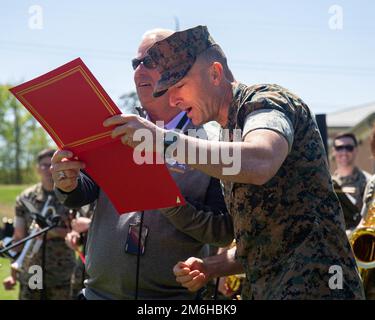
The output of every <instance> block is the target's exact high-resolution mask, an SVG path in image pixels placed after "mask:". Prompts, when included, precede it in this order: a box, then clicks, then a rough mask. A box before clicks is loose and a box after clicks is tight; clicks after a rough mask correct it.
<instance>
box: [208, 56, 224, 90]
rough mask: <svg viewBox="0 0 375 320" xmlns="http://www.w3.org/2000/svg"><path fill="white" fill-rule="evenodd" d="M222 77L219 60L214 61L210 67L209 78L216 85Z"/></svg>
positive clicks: (222, 70)
mask: <svg viewBox="0 0 375 320" xmlns="http://www.w3.org/2000/svg"><path fill="white" fill-rule="evenodd" d="M223 77H224V69H223V66H222V64H221V63H220V62H217V61H216V62H214V63H213V64H212V65H211V67H210V79H211V81H212V83H213V84H214V85H215V86H218V85H219V84H220V83H221V81H222V79H223Z"/></svg>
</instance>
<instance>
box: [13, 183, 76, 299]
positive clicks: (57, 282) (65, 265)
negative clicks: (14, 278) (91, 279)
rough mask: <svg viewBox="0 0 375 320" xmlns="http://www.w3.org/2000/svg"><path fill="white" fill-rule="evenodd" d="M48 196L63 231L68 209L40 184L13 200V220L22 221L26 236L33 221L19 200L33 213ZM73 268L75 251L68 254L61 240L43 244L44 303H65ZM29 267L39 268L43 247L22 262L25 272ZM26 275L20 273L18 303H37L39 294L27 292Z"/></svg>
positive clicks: (67, 249)
mask: <svg viewBox="0 0 375 320" xmlns="http://www.w3.org/2000/svg"><path fill="white" fill-rule="evenodd" d="M48 195H51V196H52V197H53V198H52V201H51V202H50V205H52V206H53V207H54V208H55V209H56V213H57V214H59V215H61V217H62V219H61V223H60V225H59V226H60V227H66V223H67V220H68V211H67V210H68V209H66V208H65V207H64V206H63V205H61V204H60V203H59V201H58V200H57V198H56V196H55V194H54V192H53V191H52V192H47V191H45V190H44V189H43V188H42V185H41V183H38V184H36V185H34V186H32V187H30V188H28V189H26V190H25V191H24V192H22V193H21V195H20V196H18V197H17V199H16V208H15V211H16V216H17V217H18V218H23V219H24V221H25V231H26V232H28V230H29V227H30V225H31V223H32V217H31V214H30V212H29V211H28V210H27V208H26V207H25V205H24V204H23V203H22V200H21V199H27V200H29V201H30V202H31V203H32V204H33V205H34V206H35V208H36V209H38V210H40V211H41V210H42V209H43V207H44V204H45V202H46V200H47V197H48ZM74 264H75V257H74V251H73V250H71V249H70V248H69V247H68V246H67V245H66V244H65V240H64V239H63V238H52V239H48V240H47V243H46V260H45V274H44V276H45V278H44V286H45V288H46V290H47V295H46V298H47V300H52V299H53V300H55V299H59V300H60V299H61V300H67V299H69V298H70V278H71V275H72V272H73V268H74ZM32 265H39V266H42V247H41V248H40V249H39V251H38V253H37V254H35V255H34V256H32V257H31V254H28V255H27V256H26V257H25V260H24V268H23V269H24V270H26V271H27V270H29V267H30V266H32ZM32 275H33V274H29V273H28V272H21V273H20V274H19V280H20V283H21V290H20V299H22V300H38V299H40V294H41V290H38V289H35V290H31V289H29V288H28V281H29V278H30V276H32Z"/></svg>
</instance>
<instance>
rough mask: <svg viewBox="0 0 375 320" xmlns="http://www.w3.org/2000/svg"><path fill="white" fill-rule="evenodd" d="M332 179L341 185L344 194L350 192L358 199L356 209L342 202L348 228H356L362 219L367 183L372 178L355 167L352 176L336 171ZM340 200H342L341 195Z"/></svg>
mask: <svg viewBox="0 0 375 320" xmlns="http://www.w3.org/2000/svg"><path fill="white" fill-rule="evenodd" d="M332 179H333V180H334V181H335V182H336V183H337V185H338V186H339V187H340V190H339V191H338V192H343V193H344V194H345V193H348V194H349V195H350V196H351V197H353V198H354V199H355V201H356V202H355V205H354V206H355V208H354V209H356V210H350V208H349V207H348V206H346V205H345V204H343V203H341V206H342V209H343V212H344V218H345V224H346V228H347V229H352V228H355V227H356V226H357V225H358V223H359V222H360V220H361V215H360V212H361V209H362V205H363V201H362V199H363V194H364V192H365V188H366V184H367V182H368V180H369V179H370V174H368V173H367V172H365V171H362V170H360V169H358V168H357V167H355V168H354V170H353V173H352V174H351V175H350V176H347V177H342V176H340V175H338V174H337V172H335V173H334V175H333V177H332ZM339 200H340V201H341V199H340V196H339ZM348 200H349V199H348ZM349 201H350V200H349Z"/></svg>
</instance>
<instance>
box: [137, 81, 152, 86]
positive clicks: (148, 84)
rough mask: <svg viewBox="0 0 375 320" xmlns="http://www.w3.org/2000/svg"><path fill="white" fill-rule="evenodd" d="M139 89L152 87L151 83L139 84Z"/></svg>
mask: <svg viewBox="0 0 375 320" xmlns="http://www.w3.org/2000/svg"><path fill="white" fill-rule="evenodd" d="M138 87H151V83H149V82H139V83H138Z"/></svg>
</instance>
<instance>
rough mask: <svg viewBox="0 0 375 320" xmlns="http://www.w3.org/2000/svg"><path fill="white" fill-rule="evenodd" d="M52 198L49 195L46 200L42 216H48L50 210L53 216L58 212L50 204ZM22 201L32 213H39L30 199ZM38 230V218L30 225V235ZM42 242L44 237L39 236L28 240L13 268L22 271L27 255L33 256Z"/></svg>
mask: <svg viewBox="0 0 375 320" xmlns="http://www.w3.org/2000/svg"><path fill="white" fill-rule="evenodd" d="M51 200H52V196H51V195H49V196H48V198H47V201H46V202H45V204H44V206H43V209H42V211H41V212H40V216H41V217H43V218H46V217H47V214H48V213H49V212H50V214H51V215H52V216H53V215H55V214H56V209H55V208H54V207H53V206H50V205H49V203H50V202H51ZM22 201H23V203H24V205H25V206H26V207H27V208H28V210H29V211H30V212H31V213H37V210H36V209H35V207H34V206H33V205H32V204H31V203H30V202H29V201H27V200H25V199H23V200H22ZM38 231H39V228H38V227H37V223H36V219H34V220H33V221H32V223H31V225H30V228H29V235H34V234H35V233H37V232H38ZM42 242H43V240H42V239H37V238H33V239H30V240H28V241H27V242H26V243H25V245H24V247H23V249H22V251H21V253H20V255H19V256H18V258H17V260H15V261H14V262H13V263H12V264H11V268H12V269H14V270H16V271H22V270H23V263H24V261H25V257H26V256H27V255H29V253H30V254H31V255H30V257H31V258H32V257H33V256H34V255H35V254H36V253H38V251H39V249H40V246H41V245H42Z"/></svg>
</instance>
